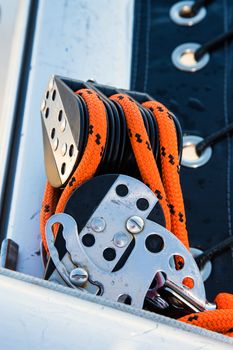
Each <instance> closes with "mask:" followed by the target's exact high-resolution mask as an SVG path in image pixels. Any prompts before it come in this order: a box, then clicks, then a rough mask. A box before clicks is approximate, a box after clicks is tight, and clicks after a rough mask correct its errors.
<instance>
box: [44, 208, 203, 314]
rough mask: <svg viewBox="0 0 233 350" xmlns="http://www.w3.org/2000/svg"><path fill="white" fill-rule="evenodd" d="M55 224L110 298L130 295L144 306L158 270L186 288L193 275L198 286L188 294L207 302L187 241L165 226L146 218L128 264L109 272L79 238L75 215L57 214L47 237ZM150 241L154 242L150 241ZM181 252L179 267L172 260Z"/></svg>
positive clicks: (77, 261) (78, 260)
mask: <svg viewBox="0 0 233 350" xmlns="http://www.w3.org/2000/svg"><path fill="white" fill-rule="evenodd" d="M54 223H60V224H61V225H62V226H63V237H64V239H65V242H66V249H67V251H68V252H69V253H70V257H71V260H72V262H73V263H74V265H76V266H80V267H83V268H84V269H85V270H86V271H87V272H88V275H89V278H90V280H92V281H96V282H97V283H98V282H99V283H100V285H102V286H103V291H102V295H103V296H105V297H106V298H108V299H110V300H113V301H118V300H119V298H120V297H121V296H122V295H127V296H129V297H130V300H131V302H130V304H131V305H132V306H135V307H139V308H142V307H143V302H144V299H145V296H146V293H147V291H148V290H149V288H150V285H151V282H152V281H153V279H154V277H155V275H156V273H157V272H163V273H164V274H165V275H166V276H167V278H168V279H169V281H172V283H173V284H175V285H176V286H178V287H179V288H180V289H182V290H183V291H184V286H183V280H184V278H186V277H191V278H192V280H193V282H194V287H193V289H192V290H190V291H188V290H187V291H185V292H184V293H185V294H186V295H188V296H189V298H190V299H191V300H192V299H195V300H201V301H203V307H204V303H205V290H204V285H203V282H202V279H201V276H200V273H199V270H198V267H197V265H196V263H195V261H194V259H193V257H192V255H191V254H190V253H189V252H188V251H187V249H186V248H185V247H184V246H183V244H182V243H181V242H180V241H179V240H178V239H177V238H176V237H175V236H174V235H172V234H171V233H170V232H169V231H167V230H166V229H165V228H164V227H162V226H160V225H158V224H156V223H154V222H152V221H150V220H146V223H145V228H144V232H143V234H137V235H135V247H134V249H133V250H132V252H131V254H130V255H129V257H128V259H127V261H126V262H125V264H124V265H123V266H122V268H121V269H120V270H118V271H116V272H107V271H104V270H102V269H100V268H99V267H98V266H96V265H95V263H94V262H93V261H92V260H91V258H90V257H89V256H88V255H87V254H86V251H85V250H84V248H83V245H82V244H81V242H80V239H79V235H78V231H77V225H76V222H75V220H74V219H73V218H72V217H71V216H69V215H67V214H64V213H63V214H56V215H53V216H52V217H51V218H50V219H49V220H48V222H47V225H46V235H47V237H51V235H52V226H53V224H54ZM155 237H159V240H161V241H162V244H160V245H159V248H158V244H157V243H156V242H153V239H154V238H155ZM48 239H49V238H48ZM150 240H152V242H150V243H148V242H149V241H150ZM156 247H157V248H156ZM177 255H179V256H182V258H183V259H184V266H183V268H182V269H181V270H176V269H175V268H173V267H172V266H171V264H170V263H169V260H170V259H171V257H175V256H177ZM142 262H143V263H142Z"/></svg>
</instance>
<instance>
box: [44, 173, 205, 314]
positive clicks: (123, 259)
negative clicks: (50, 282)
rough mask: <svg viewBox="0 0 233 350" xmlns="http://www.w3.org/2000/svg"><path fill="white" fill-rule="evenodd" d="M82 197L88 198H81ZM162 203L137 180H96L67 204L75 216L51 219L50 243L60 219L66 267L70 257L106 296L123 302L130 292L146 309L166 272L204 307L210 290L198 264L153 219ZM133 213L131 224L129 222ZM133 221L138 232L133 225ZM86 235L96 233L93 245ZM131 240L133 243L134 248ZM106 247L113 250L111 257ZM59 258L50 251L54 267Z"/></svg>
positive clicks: (109, 177)
mask: <svg viewBox="0 0 233 350" xmlns="http://www.w3.org/2000/svg"><path fill="white" fill-rule="evenodd" d="M96 189H97V190H96ZM91 190H92V191H91ZM80 193H81V194H82V195H81V197H80ZM77 194H78V195H77ZM78 198H79V199H81V198H83V200H82V201H81V202H80V200H78ZM85 198H86V201H85V200H84V199H85ZM79 203H80V204H79ZM157 204H158V200H157V198H156V196H155V195H154V193H153V192H152V191H151V190H150V189H149V188H147V187H146V186H145V185H144V184H143V183H141V182H140V181H138V180H136V179H133V178H130V177H128V176H125V175H119V176H117V175H105V176H100V177H97V178H94V179H93V180H90V181H89V182H87V183H86V184H84V185H83V186H81V187H80V188H79V189H78V190H77V191H76V192H74V193H73V195H72V196H71V198H70V200H69V202H68V203H67V207H66V209H65V211H66V212H67V211H68V212H69V213H71V212H73V217H72V216H70V215H67V214H58V215H54V216H53V217H51V218H50V220H49V221H48V223H47V226H46V232H47V240H48V244H50V242H51V240H53V238H52V237H53V233H52V226H53V224H54V223H56V222H58V223H61V224H62V227H63V229H62V230H61V231H60V236H62V237H63V241H62V242H61V241H60V242H59V241H58V242H57V244H56V249H58V252H59V257H60V259H62V251H61V250H62V248H63V250H64V248H65V251H66V252H67V253H66V254H65V255H63V256H64V257H63V260H62V263H63V267H64V266H65V259H66V258H67V256H68V257H69V258H70V260H71V261H72V264H74V266H76V267H77V266H81V267H83V268H84V269H85V270H87V272H88V275H89V282H90V283H91V281H95V282H96V283H97V284H99V286H100V289H101V293H102V294H103V295H104V296H105V297H106V298H109V299H111V300H115V301H118V300H119V299H120V298H121V296H122V295H127V296H129V297H130V300H131V302H130V303H131V305H134V306H137V307H142V306H143V302H144V298H145V296H146V293H147V291H148V289H149V288H150V285H151V283H152V281H153V279H154V277H155V275H156V273H157V272H163V273H164V274H165V275H166V276H167V278H168V280H170V281H172V283H173V284H175V285H176V286H178V289H179V288H180V289H182V290H183V292H184V293H185V294H187V295H188V298H190V299H191V298H194V299H197V300H202V301H203V308H204V303H205V291H204V286H203V282H202V279H201V276H200V273H199V270H198V267H197V265H196V263H195V261H194V259H193V257H192V255H191V254H190V253H189V252H188V251H187V249H186V248H185V247H184V246H183V244H182V243H181V242H180V241H179V240H178V239H177V238H176V237H175V236H174V235H173V234H171V233H170V232H169V231H167V230H166V229H165V228H164V227H163V226H161V225H159V224H157V223H156V222H153V221H156V216H155V215H154V210H155V208H156V206H157ZM71 207H72V208H71ZM67 208H68V209H69V210H68V209H67ZM79 209H80V210H79ZM90 213H91V215H90ZM132 217H133V220H132V222H129V220H131V219H132ZM152 218H153V221H152ZM95 219H98V220H96V221H95ZM139 219H140V220H139ZM93 220H94V223H93ZM134 220H135V222H136V230H135V226H134V225H130V223H131V224H132V223H134ZM142 223H143V224H142ZM77 227H78V228H79V230H80V231H81V232H80V234H78V228H77ZM61 232H62V233H61ZM119 232H121V233H123V234H125V236H124V237H128V241H127V243H126V244H123V246H121V245H116V244H115V243H116V242H115V240H114V238H115V236H116V234H118V233H119ZM86 235H89V236H91V237H92V239H91V240H89V243H90V242H91V245H86V244H84V237H85V236H86ZM89 238H90V237H89ZM132 242H134V244H133V245H132V246H131V247H130V245H131V243H132ZM123 243H124V240H123ZM61 244H63V245H64V246H65V247H64V246H63V247H62V246H61ZM129 247H130V249H129ZM59 248H60V251H59ZM106 250H108V251H109V252H110V253H109V254H107V255H106V254H105V253H106ZM51 251H53V247H52V249H51ZM51 251H50V254H51ZM113 252H114V253H113ZM106 256H107V257H109V256H110V258H111V259H108V258H106ZM176 256H180V257H181V258H182V259H183V261H184V265H183V267H182V268H181V269H180V270H177V269H176V268H175V265H174V259H175V257H176ZM57 257H58V253H56V254H55V259H54V258H53V254H51V258H52V259H53V263H54V265H55V267H56V265H59V266H60V263H59V262H57ZM65 267H66V269H67V272H65V274H66V277H65V279H66V278H69V277H68V276H69V274H70V272H71V271H70V270H69V266H65ZM60 275H62V271H61V273H60ZM187 277H189V278H191V279H192V280H193V283H194V286H193V288H192V289H191V290H190V291H188V290H185V286H184V279H185V278H187ZM51 278H53V273H52V275H51V276H50V279H51ZM68 284H70V282H68Z"/></svg>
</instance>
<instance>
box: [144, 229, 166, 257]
mask: <svg viewBox="0 0 233 350" xmlns="http://www.w3.org/2000/svg"><path fill="white" fill-rule="evenodd" d="M145 246H146V249H147V250H148V251H149V252H151V253H159V252H161V251H162V250H163V248H164V241H163V238H162V237H161V236H159V235H158V234H156V233H152V234H151V235H149V236H147V237H146V240H145Z"/></svg>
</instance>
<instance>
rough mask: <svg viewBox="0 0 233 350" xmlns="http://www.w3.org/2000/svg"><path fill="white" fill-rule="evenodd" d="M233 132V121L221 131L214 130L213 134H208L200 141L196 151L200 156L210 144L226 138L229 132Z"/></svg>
mask: <svg viewBox="0 0 233 350" xmlns="http://www.w3.org/2000/svg"><path fill="white" fill-rule="evenodd" d="M232 132H233V123H230V124H229V125H227V126H225V127H224V128H222V129H221V130H219V131H216V132H214V133H213V134H211V135H209V136H207V137H206V138H205V139H204V140H203V141H201V142H199V143H198V144H197V145H196V152H197V154H198V155H199V156H200V155H201V154H202V152H203V151H204V150H205V149H206V148H207V147H209V146H211V145H214V144H215V143H217V142H218V141H220V140H221V139H223V138H225V137H226V135H227V134H230V133H232Z"/></svg>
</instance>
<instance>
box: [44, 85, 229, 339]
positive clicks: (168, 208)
mask: <svg viewBox="0 0 233 350" xmlns="http://www.w3.org/2000/svg"><path fill="white" fill-rule="evenodd" d="M76 93H77V94H79V95H81V96H82V98H83V99H84V101H85V103H86V105H87V109H88V114H89V135H88V141H87V145H86V148H85V150H84V154H83V157H82V159H81V161H80V163H79V165H78V167H77V169H76V170H75V172H74V173H73V175H72V176H71V178H70V179H69V182H68V183H67V185H66V187H65V188H64V189H63V191H62V190H59V189H55V188H53V187H52V186H51V185H50V184H47V185H46V189H45V194H44V199H43V204H42V210H41V235H42V241H43V245H44V247H45V249H46V251H48V248H47V243H46V238H45V224H46V221H47V220H48V219H49V217H50V216H51V215H53V214H54V213H60V212H62V211H63V210H64V207H65V205H66V202H67V200H68V199H69V197H70V195H71V194H72V192H73V191H74V190H75V189H76V188H77V187H78V186H80V185H81V184H83V183H84V182H85V181H87V180H88V179H90V178H92V177H93V176H94V175H95V173H96V170H97V168H98V166H99V164H100V161H101V159H102V156H103V152H104V148H105V143H106V135H107V119H106V110H105V106H104V103H103V101H102V100H101V98H100V97H99V96H98V94H97V93H96V92H94V91H93V90H91V89H82V90H79V91H77V92H76ZM110 99H111V100H113V101H117V102H118V103H119V104H120V105H121V107H122V109H123V111H124V115H125V118H126V122H127V128H128V135H129V138H130V142H131V145H132V149H133V152H134V155H135V158H136V161H137V165H138V168H139V171H140V174H141V177H142V179H143V181H144V183H145V184H147V185H148V186H149V187H150V189H151V190H152V191H154V193H155V194H156V196H157V198H158V200H159V202H160V204H161V206H162V208H163V211H164V215H165V220H166V228H167V229H168V230H170V231H171V232H172V233H173V234H174V235H176V237H177V238H179V239H180V241H181V242H182V243H183V244H184V245H185V246H186V248H187V249H189V242H188V235H187V230H186V218H185V210H184V202H183V196H182V191H181V186H180V177H179V156H178V146H177V144H178V143H177V136H176V130H175V125H174V121H173V118H172V116H171V114H170V113H169V111H168V110H167V108H166V107H165V106H163V105H162V104H161V103H159V102H156V101H148V102H145V103H143V107H145V108H149V109H150V110H151V111H152V112H153V115H154V117H155V118H156V120H157V123H158V128H159V141H160V157H161V175H160V173H159V170H158V167H157V164H156V160H155V158H154V155H153V152H152V148H151V145H150V141H149V137H148V134H147V131H146V128H145V125H144V122H143V119H142V116H141V113H140V110H139V107H138V104H137V103H136V102H135V101H134V100H133V99H132V98H131V97H129V96H128V95H125V94H116V95H113V96H111V97H110ZM55 234H56V232H55ZM215 301H216V304H217V310H214V311H205V312H200V313H193V314H191V315H188V316H185V317H182V318H180V321H182V322H186V323H191V324H193V325H196V326H199V327H203V328H206V329H210V330H213V331H216V332H219V333H222V334H225V335H228V336H233V296H232V295H230V294H226V293H222V294H219V295H218V296H217V297H216V300H215Z"/></svg>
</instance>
